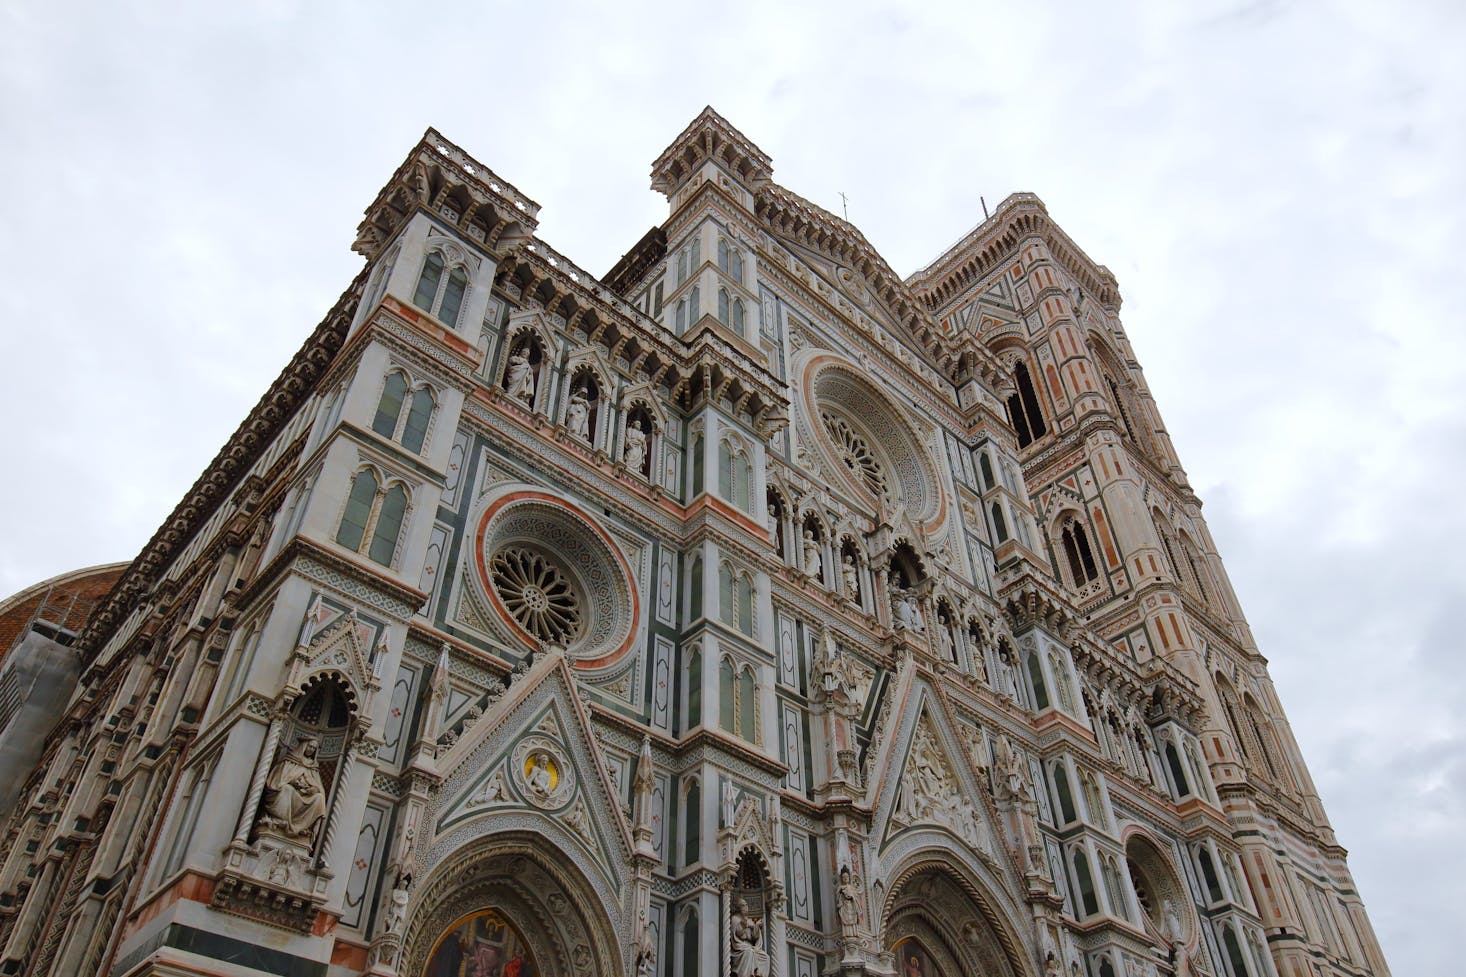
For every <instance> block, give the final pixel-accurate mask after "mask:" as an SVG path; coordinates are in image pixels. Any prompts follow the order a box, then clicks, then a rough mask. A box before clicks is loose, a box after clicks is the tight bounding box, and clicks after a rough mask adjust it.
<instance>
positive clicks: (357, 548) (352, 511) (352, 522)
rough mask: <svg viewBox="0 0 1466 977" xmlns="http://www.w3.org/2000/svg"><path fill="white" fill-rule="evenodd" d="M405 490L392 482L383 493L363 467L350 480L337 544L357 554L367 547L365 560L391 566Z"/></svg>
mask: <svg viewBox="0 0 1466 977" xmlns="http://www.w3.org/2000/svg"><path fill="white" fill-rule="evenodd" d="M407 502H408V497H407V487H406V486H405V485H403V484H402V483H401V482H393V483H392V484H391V485H390V486H389V487H387V488H386V489H385V490H384V489H383V488H382V486H381V484H380V483H379V481H378V480H377V475H376V473H375V472H374V471H373V470H372V469H370V468H363V469H362V470H361V471H359V472H357V473H356V474H355V475H354V476H353V477H352V479H351V491H350V492H349V493H348V494H347V497H346V506H345V508H344V509H343V510H342V513H341V525H340V527H339V528H338V529H337V530H336V542H337V543H339V544H340V545H342V546H344V547H346V548H347V549H349V550H351V551H352V552H355V553H359V552H361V550H362V547H363V545H366V546H367V554H366V555H367V557H368V558H369V559H371V560H372V561H374V562H376V563H380V564H382V565H383V566H391V565H392V557H393V555H394V554H395V553H396V551H397V541H398V538H399V537H400V536H401V535H402V522H403V519H404V518H405V516H406V515H407Z"/></svg>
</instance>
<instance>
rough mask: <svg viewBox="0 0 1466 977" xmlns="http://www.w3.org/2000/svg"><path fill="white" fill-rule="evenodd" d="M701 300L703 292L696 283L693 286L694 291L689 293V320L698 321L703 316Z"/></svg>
mask: <svg viewBox="0 0 1466 977" xmlns="http://www.w3.org/2000/svg"><path fill="white" fill-rule="evenodd" d="M701 302H702V292H701V291H700V290H699V289H698V287H697V286H696V285H694V286H692V291H690V292H688V293H687V319H688V321H689V322H697V320H698V319H700V318H702V311H701V309H700V308H699V306H700V304H701Z"/></svg>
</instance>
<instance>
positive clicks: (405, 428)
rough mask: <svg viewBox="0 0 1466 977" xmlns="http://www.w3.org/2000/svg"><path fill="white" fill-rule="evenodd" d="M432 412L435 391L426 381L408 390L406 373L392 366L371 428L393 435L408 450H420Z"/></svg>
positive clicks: (382, 434)
mask: <svg viewBox="0 0 1466 977" xmlns="http://www.w3.org/2000/svg"><path fill="white" fill-rule="evenodd" d="M432 416H433V392H432V390H430V389H429V388H428V387H427V386H426V385H422V386H419V387H417V389H415V390H411V391H410V392H409V383H408V379H407V376H406V374H404V373H402V372H401V371H400V370H393V371H392V372H391V373H389V374H387V379H386V381H385V382H383V384H382V396H381V398H380V399H379V400H378V401H377V413H376V415H375V416H374V417H373V418H372V430H373V431H375V432H377V433H378V434H380V435H381V436H382V437H384V438H391V439H392V440H394V441H397V442H398V443H400V444H401V445H402V446H403V447H404V448H406V449H407V450H408V451H412V452H419V451H422V449H423V443H424V442H425V441H426V440H427V436H428V422H429V421H430V420H431V419H432Z"/></svg>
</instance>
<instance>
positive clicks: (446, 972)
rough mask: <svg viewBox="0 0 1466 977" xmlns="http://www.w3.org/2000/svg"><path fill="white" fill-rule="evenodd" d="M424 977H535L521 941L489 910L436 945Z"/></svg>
mask: <svg viewBox="0 0 1466 977" xmlns="http://www.w3.org/2000/svg"><path fill="white" fill-rule="evenodd" d="M424 977H539V971H538V970H536V969H535V966H534V964H533V963H532V962H531V959H530V955H529V950H528V948H526V947H525V944H524V940H523V939H521V938H520V936H519V933H518V932H516V931H515V929H514V927H513V926H510V925H509V923H508V922H507V921H506V920H505V919H504V918H503V917H501V916H500V915H499V914H498V913H496V912H494V911H493V910H488V911H486V912H481V913H476V914H474V915H472V916H469V917H468V918H467V919H463V920H460V921H459V922H458V923H457V924H455V925H454V926H453V928H452V929H451V930H449V931H448V933H447V934H446V935H444V936H443V938H442V939H441V940H440V941H439V942H438V946H437V947H436V949H434V950H433V955H432V957H431V958H430V959H429V960H428V966H427V969H426V971H424Z"/></svg>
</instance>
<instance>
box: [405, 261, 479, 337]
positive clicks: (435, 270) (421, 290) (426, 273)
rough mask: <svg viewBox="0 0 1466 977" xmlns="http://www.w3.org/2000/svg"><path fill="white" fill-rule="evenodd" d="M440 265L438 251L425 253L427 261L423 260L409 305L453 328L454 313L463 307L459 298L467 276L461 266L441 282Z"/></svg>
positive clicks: (466, 282)
mask: <svg viewBox="0 0 1466 977" xmlns="http://www.w3.org/2000/svg"><path fill="white" fill-rule="evenodd" d="M444 266H445V263H444V261H443V253H442V252H441V251H429V252H428V256H427V258H425V259H424V260H423V266H422V273H421V274H420V275H418V279H417V290H416V291H414V292H413V295H412V304H413V305H415V306H417V307H418V308H419V309H424V310H426V311H427V312H429V313H431V314H433V315H435V316H437V317H438V318H439V319H440V320H442V321H443V322H446V323H447V324H448V325H450V326H453V325H457V324H458V313H459V310H461V309H462V308H463V295H464V293H465V292H466V291H468V276H467V275H466V274H465V273H464V271H463V269H462V268H461V267H458V266H454V267H453V268H452V269H450V270H449V271H448V276H447V278H446V279H445V278H444V277H443V270H444Z"/></svg>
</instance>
